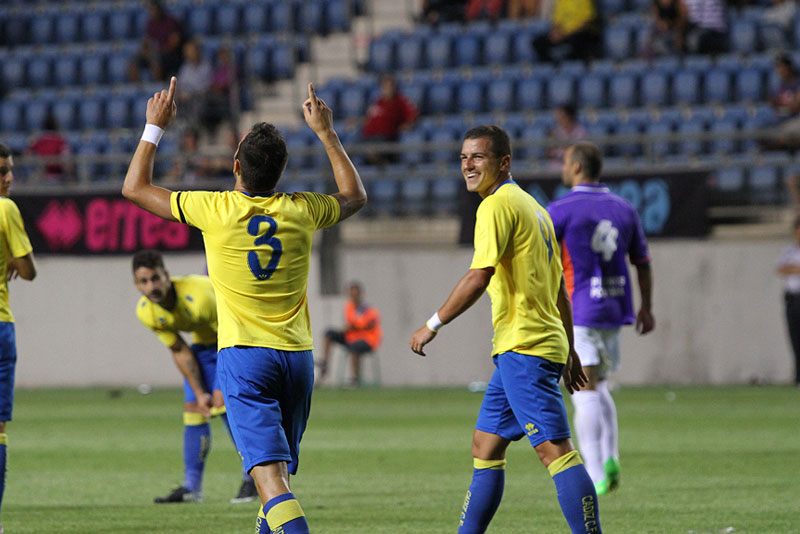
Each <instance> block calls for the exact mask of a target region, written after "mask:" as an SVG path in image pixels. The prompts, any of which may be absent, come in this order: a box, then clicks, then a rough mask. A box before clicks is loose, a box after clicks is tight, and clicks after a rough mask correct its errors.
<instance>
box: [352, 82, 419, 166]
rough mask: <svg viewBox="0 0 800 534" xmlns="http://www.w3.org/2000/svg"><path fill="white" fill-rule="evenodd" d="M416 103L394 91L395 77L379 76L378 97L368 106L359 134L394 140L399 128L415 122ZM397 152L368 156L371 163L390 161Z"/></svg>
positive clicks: (377, 138) (366, 136) (400, 129)
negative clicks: (379, 88)
mask: <svg viewBox="0 0 800 534" xmlns="http://www.w3.org/2000/svg"><path fill="white" fill-rule="evenodd" d="M418 114H419V111H417V107H416V106H415V105H414V104H413V103H412V102H411V101H410V100H409V99H408V98H406V97H405V96H403V95H401V94H400V93H398V92H397V81H396V80H395V79H394V77H393V76H391V75H389V74H385V75H384V76H383V77H381V93H380V96H379V97H378V100H376V101H375V102H373V103H372V105H370V106H369V109H367V116H366V118H365V119H364V126H363V128H362V130H361V138H362V139H363V140H364V141H366V142H369V141H397V138H398V137H399V135H400V133H401V132H404V131H406V130H408V129H409V128H411V127H412V126H413V125H414V121H415V120H416V119H417V115H418ZM396 156H397V154H388V153H387V154H383V153H374V154H369V155H368V156H367V160H368V161H369V162H370V163H373V164H382V163H386V161H393V160H395V159H396Z"/></svg>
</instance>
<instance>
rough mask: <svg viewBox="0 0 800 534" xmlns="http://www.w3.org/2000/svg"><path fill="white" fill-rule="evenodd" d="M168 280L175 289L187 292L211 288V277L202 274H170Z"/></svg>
mask: <svg viewBox="0 0 800 534" xmlns="http://www.w3.org/2000/svg"><path fill="white" fill-rule="evenodd" d="M170 281H171V282H172V284H173V285H174V286H175V288H176V291H178V292H179V293H181V292H189V291H202V290H213V286H212V285H211V279H210V278H209V277H208V276H205V275H202V274H186V275H182V276H171V277H170Z"/></svg>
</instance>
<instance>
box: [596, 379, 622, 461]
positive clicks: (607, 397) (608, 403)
mask: <svg viewBox="0 0 800 534" xmlns="http://www.w3.org/2000/svg"><path fill="white" fill-rule="evenodd" d="M597 392H598V393H599V394H600V405H601V406H602V418H603V437H602V442H601V444H600V449H601V451H602V459H603V462H605V461H606V460H608V459H609V458H612V457H613V458H617V459H619V427H618V426H617V406H616V404H614V397H612V396H611V393H610V392H609V391H608V382H607V381H605V380H603V381H601V382H599V383H598V384H597Z"/></svg>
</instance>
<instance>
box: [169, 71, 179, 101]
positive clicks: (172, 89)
mask: <svg viewBox="0 0 800 534" xmlns="http://www.w3.org/2000/svg"><path fill="white" fill-rule="evenodd" d="M177 85H178V78H176V77H175V76H173V77H172V78H170V79H169V92H168V93H167V99H168V100H169V101H170V102H171V101H172V100H174V99H175V87H177Z"/></svg>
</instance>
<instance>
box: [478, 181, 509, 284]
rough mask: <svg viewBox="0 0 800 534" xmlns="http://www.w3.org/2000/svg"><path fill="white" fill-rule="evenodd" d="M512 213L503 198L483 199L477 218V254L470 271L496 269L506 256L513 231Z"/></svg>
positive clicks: (493, 196)
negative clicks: (487, 268)
mask: <svg viewBox="0 0 800 534" xmlns="http://www.w3.org/2000/svg"><path fill="white" fill-rule="evenodd" d="M513 223H514V221H513V218H512V214H511V212H510V211H509V210H508V209H507V207H506V206H505V202H504V200H503V197H501V196H495V195H491V196H488V197H486V198H485V199H483V201H482V202H481V204H480V206H479V207H478V213H477V214H476V216H475V254H474V256H473V257H472V264H471V265H470V267H469V268H470V269H484V268H486V267H495V266H496V265H497V264H498V263H500V260H501V259H502V258H503V256H504V255H505V254H506V249H507V248H508V243H509V240H510V239H511V232H512V229H513Z"/></svg>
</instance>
